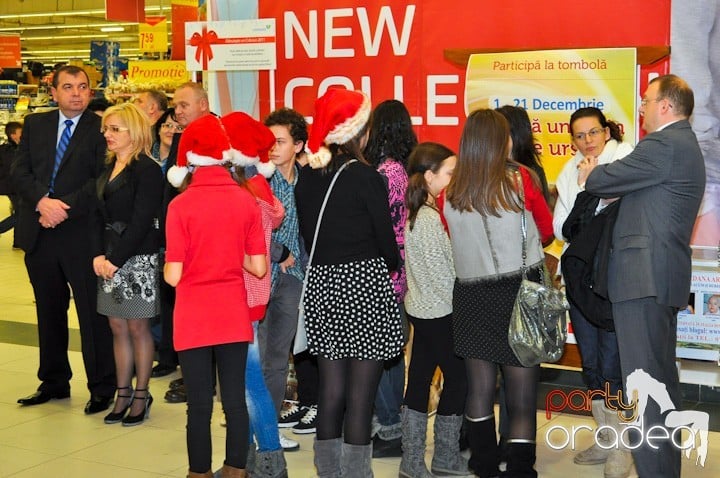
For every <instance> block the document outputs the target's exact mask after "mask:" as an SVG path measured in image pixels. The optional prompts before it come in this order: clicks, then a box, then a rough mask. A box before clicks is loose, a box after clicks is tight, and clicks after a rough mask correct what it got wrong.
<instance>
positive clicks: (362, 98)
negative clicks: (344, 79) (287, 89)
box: [307, 88, 371, 169]
mask: <svg viewBox="0 0 720 478" xmlns="http://www.w3.org/2000/svg"><path fill="white" fill-rule="evenodd" d="M370 109H371V107H370V98H368V97H367V95H365V93H363V92H362V91H353V90H347V89H344V88H330V89H328V90H327V91H326V92H325V94H324V95H322V96H321V97H320V98H318V99H317V100H315V115H314V116H313V124H312V128H311V129H310V135H309V137H308V142H307V150H308V163H309V164H310V167H311V168H313V169H317V168H324V167H325V166H327V164H328V163H329V162H330V159H331V154H330V150H328V149H327V147H326V146H324V145H325V144H345V143H347V142H348V141H350V140H351V139H353V138H354V137H355V136H357V135H358V133H359V132H360V131H362V129H363V127H364V126H365V124H367V122H368V119H369V118H370Z"/></svg>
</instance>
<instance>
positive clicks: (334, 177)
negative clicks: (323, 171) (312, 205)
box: [300, 159, 357, 305]
mask: <svg viewBox="0 0 720 478" xmlns="http://www.w3.org/2000/svg"><path fill="white" fill-rule="evenodd" d="M356 161H357V159H351V160H349V161H347V162H345V164H343V165H342V166H340V168H339V169H338V170H337V171H336V172H335V176H333V178H332V181H330V186H329V187H328V190H327V192H326V193H325V198H324V199H323V202H322V206H320V213H319V214H318V220H317V224H315V234H314V235H313V241H312V246H310V256H309V257H308V262H307V267H306V269H305V278H304V279H303V287H302V292H301V293H300V304H301V305H302V301H303V298H304V297H305V288H306V287H307V282H308V275H309V274H308V272H309V271H310V265H311V264H312V260H313V256H314V255H315V245H316V244H317V238H318V234H319V233H320V223H321V222H322V217H323V214H324V213H325V206H327V202H328V199H329V198H330V193H331V192H332V190H333V186H335V181H337V178H338V176H340V173H342V172H343V169H345V168H346V167H348V166H349V165H350V164H351V163H354V162H356Z"/></svg>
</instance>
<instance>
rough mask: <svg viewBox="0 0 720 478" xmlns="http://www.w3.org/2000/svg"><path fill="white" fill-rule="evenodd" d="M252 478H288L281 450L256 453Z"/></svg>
mask: <svg viewBox="0 0 720 478" xmlns="http://www.w3.org/2000/svg"><path fill="white" fill-rule="evenodd" d="M255 460H256V462H255V468H254V471H253V472H252V475H251V476H252V478H288V473H287V463H286V462H285V455H284V454H283V451H282V448H281V449H279V450H274V451H261V452H258V453H257V455H256V458H255Z"/></svg>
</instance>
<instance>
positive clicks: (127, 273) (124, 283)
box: [97, 254, 160, 319]
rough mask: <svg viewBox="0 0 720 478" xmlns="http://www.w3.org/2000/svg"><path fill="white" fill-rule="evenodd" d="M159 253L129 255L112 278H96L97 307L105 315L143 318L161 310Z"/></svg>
mask: <svg viewBox="0 0 720 478" xmlns="http://www.w3.org/2000/svg"><path fill="white" fill-rule="evenodd" d="M159 278H160V266H159V263H158V254H140V255H137V256H132V257H131V258H130V259H128V260H127V261H126V262H125V264H123V266H122V267H121V268H120V269H118V270H117V271H116V272H115V275H114V276H113V278H112V279H108V280H106V279H102V278H98V296H97V311H98V313H100V314H103V315H107V316H108V317H117V318H121V319H145V318H150V317H155V316H156V315H158V314H159V313H160V298H159V297H158V290H159V285H160V284H159Z"/></svg>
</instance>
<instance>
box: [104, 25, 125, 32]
mask: <svg viewBox="0 0 720 478" xmlns="http://www.w3.org/2000/svg"><path fill="white" fill-rule="evenodd" d="M100 31H101V32H124V31H125V28H123V27H119V26H118V27H102V28H101V29H100Z"/></svg>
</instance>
